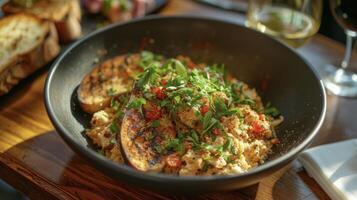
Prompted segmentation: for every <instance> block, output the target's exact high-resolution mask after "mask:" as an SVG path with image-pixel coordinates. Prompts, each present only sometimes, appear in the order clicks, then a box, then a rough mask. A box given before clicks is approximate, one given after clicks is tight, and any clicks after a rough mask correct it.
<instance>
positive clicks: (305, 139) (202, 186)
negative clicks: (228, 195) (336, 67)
mask: <svg viewBox="0 0 357 200" xmlns="http://www.w3.org/2000/svg"><path fill="white" fill-rule="evenodd" d="M143 48H144V49H147V50H151V51H153V52H156V53H161V54H164V55H167V56H175V55H178V54H183V55H187V56H190V57H192V58H193V59H194V60H196V61H204V62H208V63H210V62H215V63H224V64H225V65H226V66H227V67H228V68H229V70H230V72H231V73H233V74H234V75H235V76H236V77H237V78H239V79H240V80H243V81H245V82H247V83H248V84H251V85H252V86H254V87H256V88H257V89H258V91H259V92H260V94H261V95H262V97H263V100H264V101H265V102H271V103H272V104H273V105H274V106H276V107H277V108H278V109H279V110H280V111H281V113H282V114H283V116H284V118H285V121H284V123H283V124H282V125H281V126H280V127H279V129H278V130H277V135H278V137H279V139H280V141H281V144H279V145H278V146H277V147H276V148H274V153H273V154H272V155H271V156H270V158H269V159H268V160H267V161H266V162H265V163H264V164H263V165H261V166H259V167H256V168H254V169H252V170H250V171H248V172H246V173H243V174H237V175H229V176H206V177H178V176H172V175H165V174H154V173H143V172H139V171H136V170H134V169H133V168H131V167H129V166H127V165H118V164H115V163H113V162H111V161H109V160H107V159H106V158H105V157H103V156H101V155H99V154H97V153H96V152H95V151H94V150H93V149H92V148H91V146H90V145H89V142H88V141H87V139H86V138H85V137H84V136H83V135H82V132H83V130H84V128H85V127H86V126H87V125H88V116H86V115H85V114H84V113H82V112H81V111H80V108H79V107H78V105H77V102H76V95H75V94H76V92H75V90H76V88H77V86H78V84H79V83H80V81H81V79H82V77H83V76H84V75H85V74H86V73H88V72H89V71H90V70H91V69H92V67H93V66H94V65H95V64H94V63H95V61H96V60H98V59H99V61H102V60H104V59H107V58H111V57H113V56H115V55H117V54H123V53H128V52H137V51H140V50H141V49H143ZM103 49H105V50H107V52H108V53H107V54H101V53H98V50H101V51H100V52H102V50H103ZM261 85H264V90H260V89H261ZM45 100H46V108H47V112H48V114H49V116H50V118H51V121H52V123H53V124H54V126H55V127H56V130H57V132H58V133H59V134H60V135H61V136H62V138H63V139H64V140H65V141H66V142H67V143H68V145H69V146H70V147H72V148H73V150H74V151H75V152H77V153H78V154H79V155H80V156H82V157H84V158H86V159H88V160H89V161H90V163H92V164H93V165H94V166H95V167H97V168H98V169H100V170H101V171H103V172H104V173H106V174H108V175H109V176H110V177H114V178H116V179H118V180H119V181H122V182H126V183H130V184H135V185H136V186H143V187H146V188H151V189H156V190H160V191H167V192H170V191H176V192H208V191H219V190H231V189H236V188H240V187H244V186H247V185H251V184H253V183H256V182H258V181H259V180H261V179H262V178H264V177H265V176H268V175H269V174H271V173H273V172H274V171H276V170H278V169H279V168H281V167H282V166H284V165H285V164H287V163H288V162H289V161H291V160H293V159H294V158H295V157H296V156H297V155H298V153H299V152H301V151H302V150H304V149H305V148H306V147H307V146H308V145H309V144H310V142H311V141H312V139H313V138H314V136H315V135H316V133H317V132H318V130H319V128H320V126H321V124H322V121H323V118H324V114H325V107H326V100H325V92H324V89H323V86H322V83H321V80H320V79H319V78H318V77H317V76H316V73H315V72H314V71H313V70H312V68H311V67H310V66H309V64H307V63H306V62H305V61H304V59H302V58H301V57H300V56H298V55H297V54H296V53H295V52H294V51H293V50H292V49H290V48H288V47H286V46H285V45H283V44H281V43H279V42H278V41H276V40H274V39H271V38H269V37H268V36H266V35H263V34H261V33H258V32H255V31H252V30H250V29H247V28H245V27H242V26H239V25H236V24H231V23H227V22H223V21H217V20H213V19H207V18H198V17H150V18H144V19H140V20H134V21H131V22H129V23H125V24H121V25H115V26H111V27H108V28H105V29H102V30H99V31H97V32H95V33H93V34H91V35H89V36H87V37H85V38H83V39H82V40H80V41H78V42H76V43H75V44H74V45H73V46H72V47H70V48H69V49H68V50H67V51H66V52H65V53H63V54H62V55H61V56H60V58H59V59H57V61H56V62H55V63H54V64H53V66H52V68H51V70H50V72H49V75H48V78H47V81H46V86H45Z"/></svg>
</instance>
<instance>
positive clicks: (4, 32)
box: [0, 14, 60, 95]
mask: <svg viewBox="0 0 357 200" xmlns="http://www.w3.org/2000/svg"><path fill="white" fill-rule="evenodd" d="M0 47H1V48H0V95H2V94H5V93H7V92H8V91H9V90H10V89H11V88H12V87H13V86H14V85H16V84H17V83H18V82H19V81H20V80H21V79H23V78H25V77H26V76H28V75H29V74H31V73H32V72H33V71H35V70H36V69H38V68H40V67H42V66H43V65H45V64H46V63H48V62H49V61H51V60H52V59H53V58H54V57H55V56H57V54H58V53H59V51H60V47H59V44H58V36H57V32H56V29H55V27H54V24H53V23H51V22H48V21H46V20H43V19H40V18H38V17H35V16H32V15H28V14H17V15H11V16H9V17H5V18H2V19H1V20H0Z"/></svg>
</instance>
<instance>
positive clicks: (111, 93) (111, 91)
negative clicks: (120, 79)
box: [107, 88, 117, 97]
mask: <svg viewBox="0 0 357 200" xmlns="http://www.w3.org/2000/svg"><path fill="white" fill-rule="evenodd" d="M116 92H117V91H116V90H114V89H113V88H109V89H108V91H107V93H108V95H109V96H111V97H112V96H115V95H116Z"/></svg>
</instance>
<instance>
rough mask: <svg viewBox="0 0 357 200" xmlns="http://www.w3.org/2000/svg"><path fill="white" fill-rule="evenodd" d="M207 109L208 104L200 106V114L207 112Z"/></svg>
mask: <svg viewBox="0 0 357 200" xmlns="http://www.w3.org/2000/svg"><path fill="white" fill-rule="evenodd" d="M208 111H209V105H207V104H204V105H202V106H201V108H200V112H201V115H205V114H206V112H208Z"/></svg>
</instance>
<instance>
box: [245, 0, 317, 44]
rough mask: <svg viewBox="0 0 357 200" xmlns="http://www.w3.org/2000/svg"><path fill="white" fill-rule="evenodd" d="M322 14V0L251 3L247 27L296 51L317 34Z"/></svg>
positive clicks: (251, 1) (283, 0)
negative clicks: (271, 37) (269, 36)
mask: <svg viewBox="0 0 357 200" xmlns="http://www.w3.org/2000/svg"><path fill="white" fill-rule="evenodd" d="M321 13H322V0H250V1H249V4H248V12H247V21H246V25H247V26H248V27H250V28H253V29H256V30H258V31H260V32H263V33H266V34H268V35H271V36H273V37H275V38H277V39H279V40H281V41H283V42H285V43H287V44H288V45H290V46H292V47H295V48H297V47H300V46H302V45H303V44H305V43H306V42H307V41H308V40H309V39H310V38H311V37H312V36H313V35H314V34H315V33H316V32H317V31H318V29H319V27H320V22H321Z"/></svg>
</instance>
